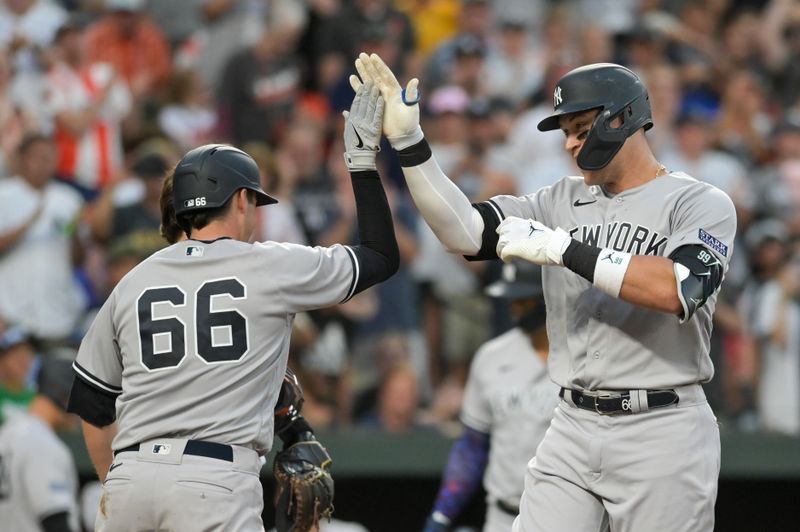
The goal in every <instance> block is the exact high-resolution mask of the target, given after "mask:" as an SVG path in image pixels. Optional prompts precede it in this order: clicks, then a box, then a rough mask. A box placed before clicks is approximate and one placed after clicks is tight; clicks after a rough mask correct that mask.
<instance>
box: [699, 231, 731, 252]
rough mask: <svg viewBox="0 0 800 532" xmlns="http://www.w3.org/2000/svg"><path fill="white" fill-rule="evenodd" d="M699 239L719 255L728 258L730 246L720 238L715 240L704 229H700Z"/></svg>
mask: <svg viewBox="0 0 800 532" xmlns="http://www.w3.org/2000/svg"><path fill="white" fill-rule="evenodd" d="M698 231H699V233H698V235H697V236H698V238H700V241H701V242H703V243H704V244H706V245H707V246H708V247H710V248H711V249H713V250H714V251H716V252H717V253H719V254H721V255H722V256H723V257H727V256H728V246H726V245H725V244H723V243H722V242H721V241H720V240H719V239H718V238H715V237H713V236H711V235H710V234H708V233H707V232H706V231H704V230H703V229H698Z"/></svg>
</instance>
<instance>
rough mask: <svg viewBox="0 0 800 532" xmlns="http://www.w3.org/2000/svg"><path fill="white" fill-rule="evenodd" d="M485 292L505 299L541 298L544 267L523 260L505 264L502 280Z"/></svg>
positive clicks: (488, 287) (487, 288)
mask: <svg viewBox="0 0 800 532" xmlns="http://www.w3.org/2000/svg"><path fill="white" fill-rule="evenodd" d="M485 292H486V295H488V296H490V297H497V298H503V299H529V298H531V299H533V298H541V297H542V295H543V294H544V290H543V289H542V267H541V266H539V265H538V264H534V263H532V262H528V261H526V260H522V259H518V260H514V261H512V262H509V263H507V264H503V271H502V274H501V278H500V279H499V280H497V281H495V282H493V283H492V284H490V285H489V286H487V287H486V289H485Z"/></svg>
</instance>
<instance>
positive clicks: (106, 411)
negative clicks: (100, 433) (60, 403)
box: [67, 376, 117, 427]
mask: <svg viewBox="0 0 800 532" xmlns="http://www.w3.org/2000/svg"><path fill="white" fill-rule="evenodd" d="M116 401H117V395H116V394H113V393H110V392H107V391H105V390H101V389H99V388H96V387H94V386H92V385H91V384H88V383H87V382H85V381H84V380H82V379H81V378H80V377H77V376H76V377H75V379H74V380H73V381H72V391H70V394H69V403H68V404H67V412H72V413H73V414H78V416H80V418H81V419H83V420H84V421H86V422H87V423H91V424H92V425H94V426H95V427H105V426H106V425H110V424H112V423H113V422H114V420H115V419H117V407H116Z"/></svg>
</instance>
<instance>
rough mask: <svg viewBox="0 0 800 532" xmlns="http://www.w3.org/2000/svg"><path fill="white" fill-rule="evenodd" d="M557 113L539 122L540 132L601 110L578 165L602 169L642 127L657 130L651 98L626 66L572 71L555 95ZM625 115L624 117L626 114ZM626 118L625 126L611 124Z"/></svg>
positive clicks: (585, 67) (595, 66) (596, 66)
mask: <svg viewBox="0 0 800 532" xmlns="http://www.w3.org/2000/svg"><path fill="white" fill-rule="evenodd" d="M553 108H554V111H553V114H551V115H550V116H548V117H547V118H545V119H544V120H542V121H541V122H539V126H538V127H539V131H551V130H553V129H558V127H559V124H558V119H559V117H561V116H563V115H566V114H569V113H577V112H581V111H588V110H589V109H600V112H599V113H598V115H597V118H595V121H594V124H592V128H591V130H590V131H589V135H588V136H587V138H586V141H584V144H583V147H582V148H581V151H580V153H579V154H578V166H580V167H581V168H583V169H584V170H599V169H600V168H603V167H605V166H606V165H607V164H608V163H609V162H610V161H611V159H613V158H614V156H615V155H616V154H617V152H618V151H619V149H620V148H622V145H623V144H624V143H625V140H626V139H627V138H628V137H630V136H631V135H633V134H634V133H635V132H636V131H638V130H639V128H642V127H643V128H644V129H645V131H647V130H648V129H650V128H651V127H653V119H652V115H651V112H650V98H649V97H648V95H647V89H646V88H645V86H644V83H642V80H641V79H639V76H637V75H636V74H634V73H633V72H632V71H631V70H629V69H627V68H625V67H624V66H622V65H616V64H614V63H595V64H593V65H586V66H582V67H579V68H576V69H574V70H570V71H569V72H567V73H566V74H564V76H563V77H562V78H561V79H560V80H559V81H558V84H557V85H556V88H555V91H554V92H553ZM623 113H624V114H623ZM618 116H622V125H621V126H620V127H619V128H612V127H611V121H612V120H613V119H614V118H616V117H618Z"/></svg>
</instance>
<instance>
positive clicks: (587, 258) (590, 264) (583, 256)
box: [562, 239, 600, 283]
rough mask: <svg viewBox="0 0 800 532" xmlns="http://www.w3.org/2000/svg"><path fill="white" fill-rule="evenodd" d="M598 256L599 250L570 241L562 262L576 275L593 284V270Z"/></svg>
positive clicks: (573, 240)
mask: <svg viewBox="0 0 800 532" xmlns="http://www.w3.org/2000/svg"><path fill="white" fill-rule="evenodd" d="M599 256H600V248H597V247H594V246H590V245H589V244H584V243H583V242H578V241H577V240H575V239H572V242H570V243H569V246H567V249H566V250H565V251H564V255H563V256H562V260H563V261H564V266H566V267H567V268H568V269H570V270H572V271H573V272H575V273H577V274H578V275H580V276H581V277H583V278H584V279H586V280H587V281H589V282H590V283H593V282H594V268H595V266H597V258H598V257H599Z"/></svg>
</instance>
